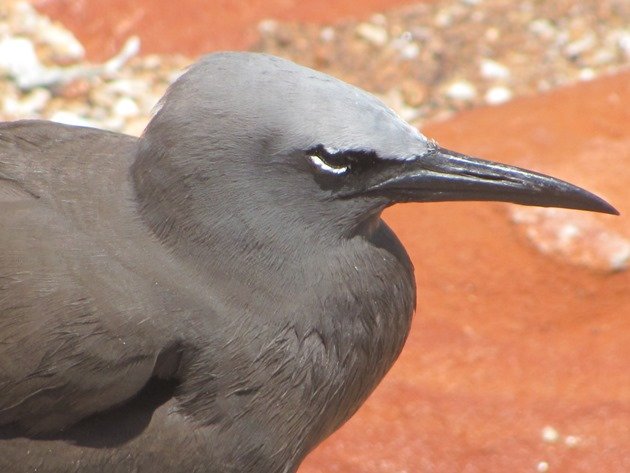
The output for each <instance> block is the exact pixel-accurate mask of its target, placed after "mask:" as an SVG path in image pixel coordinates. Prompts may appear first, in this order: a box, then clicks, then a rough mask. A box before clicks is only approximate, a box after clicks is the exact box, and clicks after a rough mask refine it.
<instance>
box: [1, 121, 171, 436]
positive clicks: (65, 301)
mask: <svg viewBox="0 0 630 473" xmlns="http://www.w3.org/2000/svg"><path fill="white" fill-rule="evenodd" d="M135 146H136V139H135V138H132V137H129V136H125V135H120V134H114V133H108V132H103V131H99V130H92V129H86V128H76V127H68V126H63V125H56V124H52V123H46V122H15V123H7V124H0V425H6V424H11V423H13V424H17V425H18V426H20V427H21V428H23V429H25V430H26V431H29V432H30V433H42V432H51V431H55V430H59V429H63V428H65V427H67V426H69V425H72V424H73V423H75V422H77V421H78V420H80V419H82V418H84V417H86V416H88V415H90V414H93V413H95V412H99V411H103V410H105V409H107V408H110V407H112V406H115V405H118V404H121V403H123V402H124V401H125V400H127V399H129V398H131V397H133V396H134V394H136V393H137V392H138V391H139V390H140V389H141V388H142V387H143V386H144V385H145V383H146V382H147V381H148V380H149V379H150V377H151V376H153V375H155V374H156V373H158V374H159V372H160V370H163V367H161V366H160V364H161V363H163V362H164V359H165V354H168V351H169V350H170V349H171V348H172V346H171V347H169V343H172V340H170V339H169V337H168V336H167V335H165V334H164V333H163V332H164V330H163V328H162V327H159V326H158V325H159V324H158V323H157V322H156V321H155V320H154V319H153V318H152V317H151V316H152V315H155V314H154V313H151V312H152V311H154V310H156V311H157V309H156V308H155V303H154V302H153V301H152V297H151V296H150V290H151V287H150V286H151V285H152V284H155V283H154V282H152V281H146V278H145V277H144V275H143V274H140V273H141V271H140V270H138V268H137V267H136V266H135V265H134V262H133V261H132V257H131V256H129V255H131V254H133V251H134V246H133V245H136V246H138V242H135V243H134V242H133V241H131V240H130V241H128V240H127V239H126V238H125V231H127V230H126V229H127V228H128V227H129V226H130V225H131V224H127V223H126V222H125V221H124V219H125V218H127V217H125V212H126V213H127V214H129V215H131V216H132V217H133V215H132V213H133V212H132V211H130V210H129V208H131V207H132V206H131V205H130V204H129V201H130V200H132V198H131V197H130V195H129V191H128V189H127V187H128V177H127V176H128V166H129V163H130V159H131V157H132V156H133V153H134V150H135ZM167 358H168V357H167Z"/></svg>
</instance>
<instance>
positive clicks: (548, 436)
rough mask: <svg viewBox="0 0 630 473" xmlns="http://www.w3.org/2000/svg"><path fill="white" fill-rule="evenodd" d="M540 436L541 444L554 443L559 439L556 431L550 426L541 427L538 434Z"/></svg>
mask: <svg viewBox="0 0 630 473" xmlns="http://www.w3.org/2000/svg"><path fill="white" fill-rule="evenodd" d="M540 436H541V437H542V440H543V442H546V443H556V442H557V441H558V440H559V439H560V434H559V433H558V431H557V430H556V429H555V428H554V427H552V426H550V425H546V426H545V427H543V429H542V431H541V432H540Z"/></svg>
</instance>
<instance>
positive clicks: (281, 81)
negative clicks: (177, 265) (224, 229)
mask: <svg viewBox="0 0 630 473" xmlns="http://www.w3.org/2000/svg"><path fill="white" fill-rule="evenodd" d="M143 162H144V164H142V163H143ZM136 167H137V168H139V169H140V170H142V171H143V172H144V173H145V174H147V176H149V177H151V176H152V177H151V180H152V185H153V186H155V184H156V182H157V184H158V186H157V188H160V189H162V196H161V197H160V199H161V200H163V201H164V200H166V201H168V200H169V199H170V200H171V201H173V202H172V204H177V205H176V206H177V207H179V208H178V209H176V210H173V212H174V213H177V212H182V211H190V209H192V210H193V213H194V214H195V215H194V216H193V217H194V218H199V219H202V218H204V215H206V216H207V212H210V213H211V214H212V215H213V216H214V218H215V219H219V220H221V219H223V218H236V219H239V221H240V222H241V223H243V224H244V225H245V227H247V226H248V225H250V224H251V225H250V226H257V225H260V226H262V227H264V231H267V232H269V231H273V228H270V227H269V226H273V227H276V228H282V227H283V226H285V225H291V226H292V227H294V228H295V227H300V226H302V227H304V228H308V229H312V230H314V232H315V233H318V234H320V235H325V234H326V233H327V232H332V234H333V235H348V234H352V233H353V232H354V231H355V230H356V229H357V228H359V227H361V224H362V223H363V222H365V221H366V220H369V219H372V218H375V217H377V216H378V215H379V214H380V211H381V210H382V209H383V208H385V207H387V206H389V205H392V204H394V203H397V202H410V201H414V202H430V201H447V200H495V201H506V202H515V203H519V204H525V205H538V206H553V207H565V208H573V209H583V210H591V211H597V212H605V213H616V211H615V209H614V208H613V207H611V206H610V205H609V204H607V203H606V202H605V201H603V200H602V199H600V198H598V197H597V196H595V195H593V194H591V193H589V192H587V191H585V190H583V189H580V188H579V187H576V186H573V185H571V184H569V183H566V182H564V181H560V180H558V179H555V178H552V177H548V176H544V175H542V174H537V173H534V172H531V171H527V170H524V169H519V168H516V167H512V166H507V165H503V164H497V163H493V162H489V161H483V160H480V159H476V158H472V157H469V156H465V155H463V154H459V153H456V152H452V151H448V150H446V149H444V148H441V147H440V146H438V145H437V144H436V143H435V142H433V141H431V140H429V139H427V138H425V137H424V136H423V135H422V134H420V133H419V132H418V131H417V130H416V129H415V128H413V127H412V126H410V125H409V124H407V123H406V122H404V121H403V120H402V119H401V118H400V117H399V116H398V115H396V114H395V113H394V112H393V111H392V110H391V109H389V108H388V107H387V106H385V105H384V104H383V103H382V102H381V101H380V100H378V99H377V98H375V97H374V96H372V95H370V94H368V93H366V92H364V91H362V90H360V89H358V88H356V87H353V86H351V85H349V84H346V83H344V82H342V81H340V80H337V79H334V78H332V77H330V76H327V75H325V74H322V73H319V72H316V71H314V70H311V69H308V68H305V67H302V66H299V65H296V64H294V63H292V62H290V61H287V60H284V59H280V58H277V57H273V56H268V55H263V54H253V53H220V54H212V55H209V56H206V57H205V58H203V59H202V60H201V61H199V62H198V63H196V64H195V65H193V66H192V67H191V68H190V69H189V70H188V71H187V72H186V73H185V74H184V75H183V76H182V77H180V78H179V79H178V80H177V81H176V82H175V83H174V84H173V85H172V86H171V88H170V89H169V92H168V93H167V94H166V96H165V98H164V100H163V102H162V104H161V108H160V109H159V111H158V112H157V114H156V116H155V117H154V119H153V120H152V122H151V123H150V125H149V126H148V127H147V130H146V132H145V134H144V136H143V138H142V141H141V147H140V159H139V160H138V163H137V165H136ZM165 171H166V172H165ZM141 179H142V178H141ZM171 191H173V193H172V194H171ZM182 206H183V207H186V208H182ZM187 206H188V207H187ZM173 208H174V209H175V207H173ZM224 213H225V215H223V214H224ZM256 214H259V217H256ZM265 214H267V215H265ZM250 219H251V221H250ZM256 219H258V220H257V223H255V224H252V222H253V221H254V220H256ZM264 222H266V223H264Z"/></svg>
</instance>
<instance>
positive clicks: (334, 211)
mask: <svg viewBox="0 0 630 473" xmlns="http://www.w3.org/2000/svg"><path fill="white" fill-rule="evenodd" d="M444 200H496V201H507V202H515V203H520V204H525V205H539V206H555V207H566V208H573V209H583V210H590V211H596V212H605V213H616V211H615V209H613V208H612V207H611V206H610V205H609V204H607V203H606V202H605V201H603V200H602V199H600V198H598V197H596V196H595V195H593V194H591V193H589V192H587V191H585V190H583V189H580V188H578V187H576V186H573V185H571V184H568V183H566V182H563V181H560V180H558V179H555V178H552V177H548V176H544V175H541V174H537V173H534V172H531V171H527V170H524V169H519V168H515V167H511V166H506V165H503V164H497V163H493V162H489V161H483V160H479V159H475V158H472V157H469V156H465V155H462V154H459V153H455V152H452V151H448V150H446V149H444V148H441V147H440V146H438V145H437V144H436V143H435V142H433V141H431V140H428V139H427V138H425V137H424V136H423V135H422V134H420V133H419V132H418V131H417V130H416V129H414V128H413V127H411V126H409V125H408V124H407V123H405V122H404V121H403V120H402V119H400V118H399V117H398V116H397V115H396V114H395V113H394V112H392V111H391V110H390V109H389V108H387V107H386V106H385V105H384V104H383V103H381V102H380V101H379V100H378V99H376V98H375V97H373V96H372V95H370V94H368V93H366V92H364V91H362V90H360V89H358V88H355V87H353V86H350V85H348V84H346V83H344V82H341V81H339V80H337V79H334V78H332V77H329V76H327V75H325V74H322V73H319V72H316V71H313V70H311V69H307V68H305V67H301V66H298V65H296V64H294V63H292V62H289V61H286V60H283V59H279V58H276V57H272V56H268V55H262V54H251V53H220V54H212V55H209V56H206V57H204V58H202V59H201V60H200V61H199V62H198V63H196V64H195V65H193V66H192V67H191V68H190V69H189V70H188V71H187V72H186V73H185V74H184V75H183V76H182V77H180V78H179V79H178V80H177V81H176V82H175V83H174V84H173V85H172V86H171V87H170V89H169V90H168V92H167V94H166V96H165V98H164V99H163V100H162V102H161V105H160V107H159V110H158V111H157V113H156V114H155V116H154V118H153V119H152V120H151V122H150V123H149V125H148V127H147V129H146V130H145V132H144V134H143V136H142V137H141V138H134V137H131V136H126V135H123V134H119V133H111V132H107V131H102V130H97V129H90V128H81V127H72V126H67V125H61V124H55V123H51V122H45V121H18V122H13V123H4V124H1V125H0V471H3V472H35V471H37V472H99V473H108V472H109V473H111V472H125V473H127V472H132V471H133V472H161V473H170V472H182V473H183V472H186V473H188V472H211V473H223V472H262V473H291V472H295V471H296V470H297V468H298V466H299V464H300V462H301V461H302V459H303V458H304V457H305V455H306V454H307V453H308V452H309V451H311V450H312V449H313V448H314V447H315V446H316V445H317V444H318V443H319V442H321V441H322V440H323V439H324V438H325V437H327V436H328V435H330V434H331V433H332V432H333V431H335V430H336V429H337V428H339V426H341V425H342V424H343V423H344V422H345V421H346V420H347V419H348V418H349V417H350V416H352V414H353V413H354V412H355V411H356V410H357V409H358V407H359V406H360V405H361V404H362V403H363V402H364V401H365V399H366V398H367V397H368V395H369V394H370V393H371V392H372V390H373V389H374V387H375V386H376V385H377V384H378V383H379V381H380V380H381V379H382V377H383V375H384V374H385V373H386V372H387V370H388V369H389V368H390V366H391V365H392V363H393V362H394V360H395V359H396V357H397V356H398V354H399V353H400V350H401V349H402V346H403V343H404V341H405V338H406V336H407V333H408V331H409V326H410V320H411V316H412V312H413V310H414V306H415V297H416V295H415V283H414V278H413V268H412V265H411V263H410V261H409V258H408V257H407V254H406V253H405V250H404V248H403V247H402V246H401V244H400V243H399V241H398V240H397V238H396V236H395V235H394V234H393V233H392V231H391V230H390V229H389V228H388V227H387V225H386V224H385V223H384V222H383V221H382V220H381V219H380V215H381V211H382V210H383V209H384V208H386V207H387V206H390V205H392V204H395V203H399V202H409V201H414V202H429V201H444Z"/></svg>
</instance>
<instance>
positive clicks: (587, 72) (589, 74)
mask: <svg viewBox="0 0 630 473" xmlns="http://www.w3.org/2000/svg"><path fill="white" fill-rule="evenodd" d="M578 77H579V78H580V80H582V81H585V82H586V81H589V80H593V79H595V71H594V70H593V69H591V68H590V67H585V68H584V69H580V72H579V74H578Z"/></svg>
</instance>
